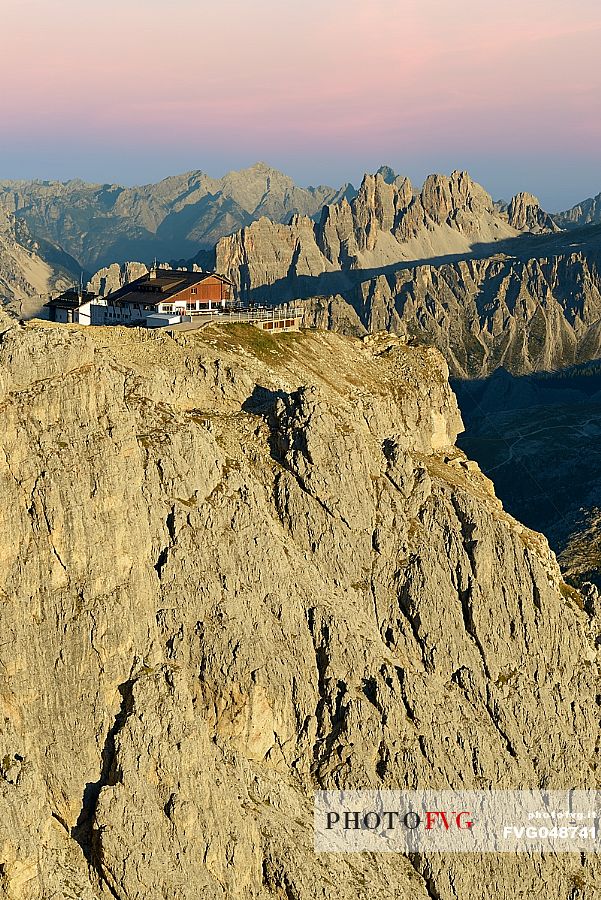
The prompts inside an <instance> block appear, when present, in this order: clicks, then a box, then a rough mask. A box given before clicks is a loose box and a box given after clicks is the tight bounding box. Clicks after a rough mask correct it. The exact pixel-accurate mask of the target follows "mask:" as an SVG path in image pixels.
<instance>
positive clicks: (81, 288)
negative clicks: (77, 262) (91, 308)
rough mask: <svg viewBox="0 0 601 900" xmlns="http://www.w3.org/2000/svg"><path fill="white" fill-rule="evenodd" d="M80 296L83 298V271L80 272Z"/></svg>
mask: <svg viewBox="0 0 601 900" xmlns="http://www.w3.org/2000/svg"><path fill="white" fill-rule="evenodd" d="M79 297H80V299H82V298H83V272H80V275H79Z"/></svg>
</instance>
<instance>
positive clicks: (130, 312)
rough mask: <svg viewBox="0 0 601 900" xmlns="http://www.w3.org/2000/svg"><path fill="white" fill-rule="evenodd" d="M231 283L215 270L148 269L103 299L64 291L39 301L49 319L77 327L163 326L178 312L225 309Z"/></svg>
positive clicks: (180, 314) (231, 290) (177, 316)
mask: <svg viewBox="0 0 601 900" xmlns="http://www.w3.org/2000/svg"><path fill="white" fill-rule="evenodd" d="M232 301H233V284H232V282H231V281H230V280H229V278H226V277H225V276H224V275H218V274H217V273H216V272H188V271H186V270H179V269H160V268H158V267H156V266H155V267H153V268H152V269H151V270H150V271H149V272H147V273H146V274H145V275H142V277H141V278H136V280H135V281H131V282H130V283H129V284H126V285H124V286H123V287H121V288H119V289H118V290H116V291H113V292H112V293H111V294H108V295H107V296H106V297H97V296H96V295H95V294H92V293H89V292H88V291H84V290H82V289H80V290H76V289H72V290H69V291H65V293H63V294H61V295H60V297H55V298H52V299H51V300H49V301H48V303H46V304H45V307H46V309H47V310H48V318H49V319H50V320H51V321H53V322H73V323H78V324H80V325H149V326H153V325H154V326H156V325H165V324H167V323H168V322H169V321H173V322H177V321H179V320H180V318H181V317H182V316H192V315H194V313H196V314H201V313H207V312H212V311H215V310H220V309H226V308H227V307H228V306H229V305H230V304H231V303H232Z"/></svg>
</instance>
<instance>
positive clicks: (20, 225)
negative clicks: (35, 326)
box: [0, 206, 74, 316]
mask: <svg viewBox="0 0 601 900" xmlns="http://www.w3.org/2000/svg"><path fill="white" fill-rule="evenodd" d="M73 263H74V260H72V259H70V258H69V257H68V256H67V254H66V253H64V252H63V251H62V250H60V249H59V248H58V247H55V246H52V245H51V244H49V243H48V242H47V241H44V240H41V241H39V240H34V238H33V237H32V235H31V233H30V231H29V229H28V228H27V225H26V224H25V223H24V222H22V221H19V220H18V219H16V218H15V217H14V216H13V215H10V214H8V213H5V212H4V211H3V210H2V208H1V206H0V303H1V304H2V305H3V306H4V307H5V308H6V309H8V310H10V311H12V312H14V313H16V314H17V315H23V316H28V315H32V314H34V313H35V312H37V311H38V309H39V308H40V307H41V306H42V304H43V303H44V302H45V300H46V299H47V298H48V294H49V293H50V292H52V291H57V292H60V291H62V290H65V289H66V288H67V287H69V286H70V285H71V284H72V278H71V276H70V274H69V270H70V269H72V267H73Z"/></svg>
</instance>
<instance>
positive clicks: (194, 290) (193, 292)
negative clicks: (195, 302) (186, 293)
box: [190, 288, 198, 294]
mask: <svg viewBox="0 0 601 900" xmlns="http://www.w3.org/2000/svg"><path fill="white" fill-rule="evenodd" d="M190 293H191V294H197V293H198V290H197V289H196V288H190Z"/></svg>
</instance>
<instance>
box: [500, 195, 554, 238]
mask: <svg viewBox="0 0 601 900" xmlns="http://www.w3.org/2000/svg"><path fill="white" fill-rule="evenodd" d="M507 217H508V221H509V224H510V225H512V226H513V227H514V228H516V229H517V230H518V231H530V232H533V233H535V234H536V233H538V232H542V233H547V232H550V231H559V230H560V229H559V228H558V226H557V225H556V224H555V222H554V221H553V218H552V217H551V216H550V215H549V214H548V213H546V212H544V210H542V209H541V208H540V204H539V202H538V198H537V197H535V196H534V194H528V193H525V192H522V193H520V194H516V195H515V197H514V198H513V199H512V201H511V203H510V204H509V208H508V210H507Z"/></svg>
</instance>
